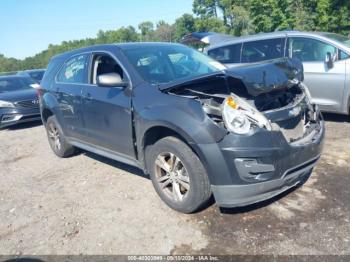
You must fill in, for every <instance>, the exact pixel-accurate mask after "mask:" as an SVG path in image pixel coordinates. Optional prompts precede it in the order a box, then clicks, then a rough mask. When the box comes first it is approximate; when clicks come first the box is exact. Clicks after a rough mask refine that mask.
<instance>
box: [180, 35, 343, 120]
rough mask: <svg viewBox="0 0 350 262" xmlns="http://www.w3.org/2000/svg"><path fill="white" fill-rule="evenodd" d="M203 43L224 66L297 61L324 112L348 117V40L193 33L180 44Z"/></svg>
mask: <svg viewBox="0 0 350 262" xmlns="http://www.w3.org/2000/svg"><path fill="white" fill-rule="evenodd" d="M195 41H197V42H198V41H199V42H203V43H205V44H209V46H207V47H206V48H205V49H204V52H206V53H207V54H208V55H209V56H211V57H212V58H214V59H216V60H218V61H219V62H221V63H223V64H225V65H227V66H239V65H243V64H247V63H256V62H260V61H264V60H270V59H275V58H281V57H290V58H297V59H300V60H301V61H302V63H303V65H304V74H305V84H306V85H307V86H308V87H309V90H310V93H311V96H312V99H313V102H315V103H316V104H318V105H319V106H320V108H321V109H322V110H323V111H326V112H335V113H341V114H349V113H350V112H349V110H350V39H349V38H346V37H344V36H341V35H338V34H333V33H322V32H299V31H279V32H273V33H260V34H257V35H250V36H244V37H228V36H227V35H221V34H215V33H193V34H190V35H187V36H186V37H184V39H183V43H190V42H195Z"/></svg>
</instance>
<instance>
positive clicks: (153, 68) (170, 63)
mask: <svg viewBox="0 0 350 262" xmlns="http://www.w3.org/2000/svg"><path fill="white" fill-rule="evenodd" d="M124 52H125V55H126V56H127V58H128V59H129V61H130V62H131V64H132V65H133V66H134V68H135V69H136V71H137V72H138V73H139V74H140V75H141V76H142V78H143V79H144V80H145V81H147V82H149V83H151V84H165V83H170V82H173V81H177V80H181V79H184V78H194V77H198V76H201V75H206V74H211V73H214V72H217V71H220V70H224V69H225V66H223V65H222V64H220V63H219V62H216V61H215V60H213V59H211V58H209V57H208V56H206V55H204V54H202V53H200V52H198V51H196V50H194V49H191V48H188V47H185V46H180V45H173V46H170V45H163V46H162V45H159V46H146V47H145V48H142V49H127V50H125V51H124Z"/></svg>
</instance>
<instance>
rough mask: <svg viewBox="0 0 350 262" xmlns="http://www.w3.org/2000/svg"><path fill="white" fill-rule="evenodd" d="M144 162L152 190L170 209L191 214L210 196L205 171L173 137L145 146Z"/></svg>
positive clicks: (199, 162) (193, 156)
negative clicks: (149, 176)
mask: <svg viewBox="0 0 350 262" xmlns="http://www.w3.org/2000/svg"><path fill="white" fill-rule="evenodd" d="M146 164H147V168H148V171H149V172H150V175H151V179H152V183H153V186H154V188H155V190H156V191H157V193H158V195H159V196H160V198H161V199H162V200H163V201H164V202H165V203H166V204H167V205H168V206H170V207H171V208H173V209H175V210H177V211H180V212H183V213H192V212H195V211H197V210H198V209H199V208H201V207H203V206H204V205H205V204H206V203H207V202H208V200H209V198H210V196H211V190H210V183H209V179H208V176H207V173H206V171H205V169H204V167H203V165H202V163H201V161H200V160H199V158H198V157H197V155H196V154H195V153H194V152H193V151H192V150H191V148H189V147H188V146H187V145H186V144H185V143H184V142H182V141H181V140H180V139H178V138H176V137H165V138H163V139H161V140H159V141H158V142H156V143H155V144H154V145H152V146H149V147H147V150H146Z"/></svg>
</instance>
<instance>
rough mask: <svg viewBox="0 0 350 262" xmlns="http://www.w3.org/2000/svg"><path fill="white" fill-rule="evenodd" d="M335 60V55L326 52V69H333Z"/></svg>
mask: <svg viewBox="0 0 350 262" xmlns="http://www.w3.org/2000/svg"><path fill="white" fill-rule="evenodd" d="M335 58H336V56H335V54H332V53H331V52H327V54H326V59H325V63H326V65H327V67H328V68H333V67H334V62H335Z"/></svg>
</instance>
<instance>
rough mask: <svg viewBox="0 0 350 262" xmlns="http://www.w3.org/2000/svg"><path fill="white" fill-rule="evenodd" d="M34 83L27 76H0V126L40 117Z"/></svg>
mask: <svg viewBox="0 0 350 262" xmlns="http://www.w3.org/2000/svg"><path fill="white" fill-rule="evenodd" d="M36 85H37V84H36V83H35V82H34V81H33V80H32V79H31V78H28V77H23V76H17V75H11V76H0V128H4V127H7V126H11V125H15V124H18V123H23V122H30V121H38V120H40V119H41V117H40V110H39V100H38V96H37V92H36V90H35V89H34V87H35V86H36Z"/></svg>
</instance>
